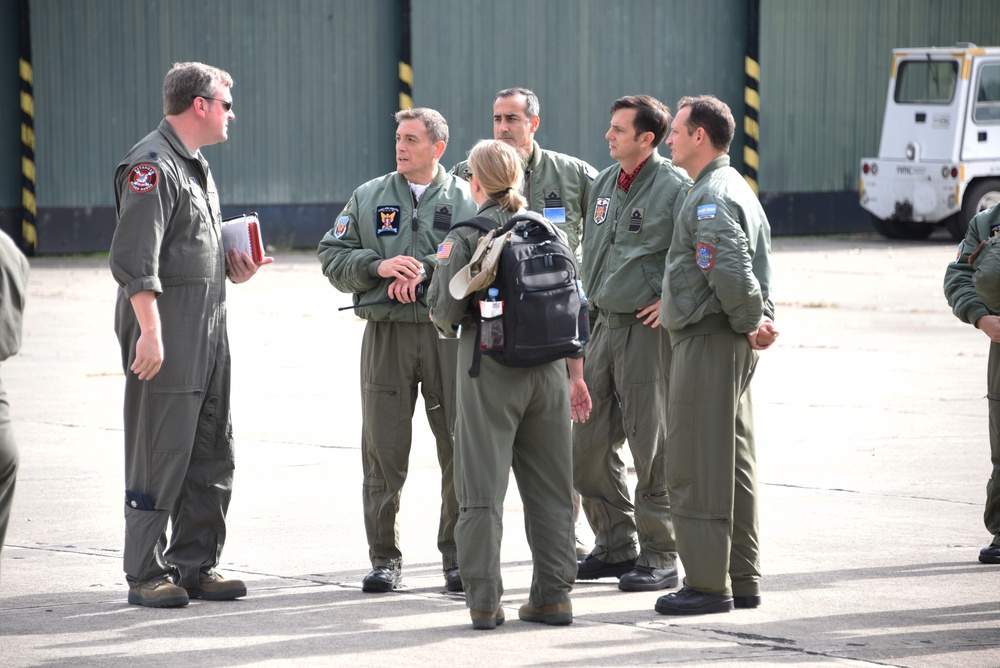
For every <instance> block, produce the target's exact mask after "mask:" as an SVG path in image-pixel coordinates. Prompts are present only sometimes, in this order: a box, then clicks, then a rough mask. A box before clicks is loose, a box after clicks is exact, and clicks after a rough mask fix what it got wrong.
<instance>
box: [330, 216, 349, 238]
mask: <svg viewBox="0 0 1000 668" xmlns="http://www.w3.org/2000/svg"><path fill="white" fill-rule="evenodd" d="M350 222H351V218H350V216H341V217H340V218H338V219H337V224H336V225H334V227H333V236H334V237H336V238H337V239H339V238H340V237H342V236H344V235H345V234H347V225H348V223H350Z"/></svg>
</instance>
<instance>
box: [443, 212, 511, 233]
mask: <svg viewBox="0 0 1000 668" xmlns="http://www.w3.org/2000/svg"><path fill="white" fill-rule="evenodd" d="M456 227H474V228H476V229H477V230H480V231H482V232H489V231H490V230H495V229H497V228H498V227H500V226H499V225H498V224H497V222H496V221H495V220H493V219H492V218H487V217H486V216H476V217H475V218H470V219H469V220H463V221H461V222H459V223H455V224H454V225H452V226H451V229H455V228H456Z"/></svg>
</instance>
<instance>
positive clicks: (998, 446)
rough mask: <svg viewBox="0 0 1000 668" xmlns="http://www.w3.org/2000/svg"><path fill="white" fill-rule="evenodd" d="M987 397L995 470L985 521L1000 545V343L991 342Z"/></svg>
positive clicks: (987, 498) (987, 370) (990, 482)
mask: <svg viewBox="0 0 1000 668" xmlns="http://www.w3.org/2000/svg"><path fill="white" fill-rule="evenodd" d="M986 398H987V400H988V401H989V417H990V460H991V461H992V463H993V470H992V471H991V472H990V479H989V480H988V481H987V482H986V507H985V509H984V511H983V523H984V524H985V525H986V530H987V531H989V532H990V533H991V534H993V544H994V545H998V546H1000V343H996V342H990V356H989V361H988V363H987V367H986Z"/></svg>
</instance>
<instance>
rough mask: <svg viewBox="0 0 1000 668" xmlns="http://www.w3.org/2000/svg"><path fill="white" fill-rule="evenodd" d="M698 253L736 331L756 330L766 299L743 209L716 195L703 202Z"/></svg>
mask: <svg viewBox="0 0 1000 668" xmlns="http://www.w3.org/2000/svg"><path fill="white" fill-rule="evenodd" d="M696 212H697V217H698V227H697V234H696V242H697V247H696V256H697V263H698V267H699V268H700V269H701V270H702V271H703V272H704V273H705V278H706V280H707V281H708V284H709V287H710V288H711V289H712V291H713V292H714V294H715V296H716V298H717V299H718V300H719V302H720V304H721V305H722V311H723V313H725V314H726V316H728V318H729V325H730V327H732V328H733V331H735V332H739V333H741V334H746V333H748V332H752V331H754V330H755V329H756V328H757V327H758V326H759V325H760V323H761V320H762V319H763V316H764V298H763V295H762V293H761V288H760V283H759V282H758V281H757V277H756V276H755V275H754V273H753V262H752V258H751V257H750V244H749V241H748V238H747V234H746V231H745V228H744V224H743V212H742V211H741V210H740V209H739V207H738V206H737V205H736V204H734V203H733V202H729V201H727V200H725V199H722V198H719V197H714V198H706V199H705V200H704V201H702V202H699V204H698V206H697V208H696Z"/></svg>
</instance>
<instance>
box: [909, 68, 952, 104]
mask: <svg viewBox="0 0 1000 668" xmlns="http://www.w3.org/2000/svg"><path fill="white" fill-rule="evenodd" d="M957 79H958V61H955V60H904V61H901V62H900V63H899V70H898V71H897V72H896V93H895V95H894V98H895V100H896V102H899V103H901V104H907V103H911V104H912V103H919V104H949V103H950V102H951V99H952V97H953V96H954V94H955V82H956V81H957Z"/></svg>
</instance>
